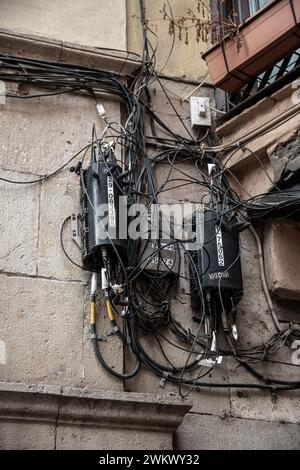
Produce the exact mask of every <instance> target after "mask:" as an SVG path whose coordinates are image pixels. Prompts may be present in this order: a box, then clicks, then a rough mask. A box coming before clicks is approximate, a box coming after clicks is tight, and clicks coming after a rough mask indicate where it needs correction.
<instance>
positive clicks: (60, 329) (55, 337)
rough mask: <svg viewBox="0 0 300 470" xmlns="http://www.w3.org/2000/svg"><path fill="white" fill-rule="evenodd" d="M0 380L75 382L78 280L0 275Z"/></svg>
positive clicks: (79, 313) (80, 305) (78, 372)
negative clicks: (0, 349)
mask: <svg viewBox="0 0 300 470" xmlns="http://www.w3.org/2000/svg"><path fill="white" fill-rule="evenodd" d="M0 285H1V288H0V298H1V300H0V302H1V311H2V312H4V314H3V318H2V322H1V326H0V338H1V340H3V341H5V344H6V364H2V365H0V377H1V380H5V381H16V382H17V381H24V382H30V383H48V384H57V385H62V384H65V385H66V384H69V385H73V386H76V385H77V386H79V385H80V382H81V375H82V373H81V357H82V340H83V339H82V334H83V332H82V325H83V318H82V317H83V288H82V286H81V285H80V284H79V283H64V282H59V281H52V280H45V279H37V278H26V277H16V276H7V275H4V274H2V275H0Z"/></svg>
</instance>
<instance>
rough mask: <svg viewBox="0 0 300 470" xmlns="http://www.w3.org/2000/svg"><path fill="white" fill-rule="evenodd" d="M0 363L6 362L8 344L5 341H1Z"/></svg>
mask: <svg viewBox="0 0 300 470" xmlns="http://www.w3.org/2000/svg"><path fill="white" fill-rule="evenodd" d="M0 364H1V365H5V364H6V346H5V342H4V341H0Z"/></svg>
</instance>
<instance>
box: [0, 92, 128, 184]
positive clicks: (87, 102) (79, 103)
mask: <svg viewBox="0 0 300 470" xmlns="http://www.w3.org/2000/svg"><path fill="white" fill-rule="evenodd" d="M40 92H41V90H40V89H35V88H31V89H29V90H28V93H31V94H38V93H40ZM102 103H103V105H104V107H105V110H106V116H107V118H108V120H109V121H117V122H119V121H120V105H119V103H117V102H116V101H109V102H108V101H107V100H103V101H102ZM0 119H1V129H0V139H1V144H0V149H1V154H2V158H1V161H2V163H1V167H2V168H4V169H7V170H15V171H22V172H25V173H35V174H39V175H46V174H50V173H52V172H53V171H55V170H57V169H58V168H59V167H60V166H62V165H63V164H64V163H66V162H67V161H68V160H69V159H70V158H71V157H72V156H73V155H75V154H76V153H77V152H78V151H79V150H80V149H82V148H84V147H85V146H86V145H88V144H89V143H91V139H92V127H93V123H95V124H96V129H97V132H98V134H99V135H100V134H101V132H102V131H103V130H104V128H105V123H104V122H103V120H102V119H101V118H100V117H99V114H98V112H97V110H96V104H95V100H94V98H92V97H89V96H84V95H78V94H77V95H76V94H68V93H66V94H61V95H56V96H48V97H43V98H35V99H25V100H21V99H13V98H9V97H8V98H7V100H6V104H5V105H4V106H2V107H1V109H0ZM108 135H109V134H108ZM89 155H90V154H88V156H89ZM81 156H82V155H81ZM79 158H80V157H78V159H79ZM87 158H88V157H87ZM78 159H77V160H75V161H78ZM73 163H74V162H73ZM73 163H70V165H68V168H69V166H71V165H72V164H73Z"/></svg>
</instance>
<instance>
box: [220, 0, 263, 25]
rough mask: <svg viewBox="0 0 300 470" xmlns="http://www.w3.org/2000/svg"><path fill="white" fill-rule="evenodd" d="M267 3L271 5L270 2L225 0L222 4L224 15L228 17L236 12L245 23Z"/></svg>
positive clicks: (260, 0) (261, 0)
mask: <svg viewBox="0 0 300 470" xmlns="http://www.w3.org/2000/svg"><path fill="white" fill-rule="evenodd" d="M267 3H270V0H225V2H223V3H222V15H223V16H224V17H227V16H228V15H229V14H230V12H231V11H232V10H234V11H235V12H236V13H237V14H238V17H239V20H240V21H244V20H245V19H246V18H248V17H249V16H252V15H254V14H255V13H256V12H257V11H258V10H260V9H261V8H263V7H264V6H265V5H266V4H267Z"/></svg>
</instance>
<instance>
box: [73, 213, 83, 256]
mask: <svg viewBox="0 0 300 470" xmlns="http://www.w3.org/2000/svg"><path fill="white" fill-rule="evenodd" d="M80 214H81V211H80V209H77V210H76V211H74V212H73V213H72V215H71V236H72V239H73V241H74V242H75V243H76V245H77V246H78V248H80V249H81V247H82V242H81V237H80V235H79V233H80V232H79V219H80Z"/></svg>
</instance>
